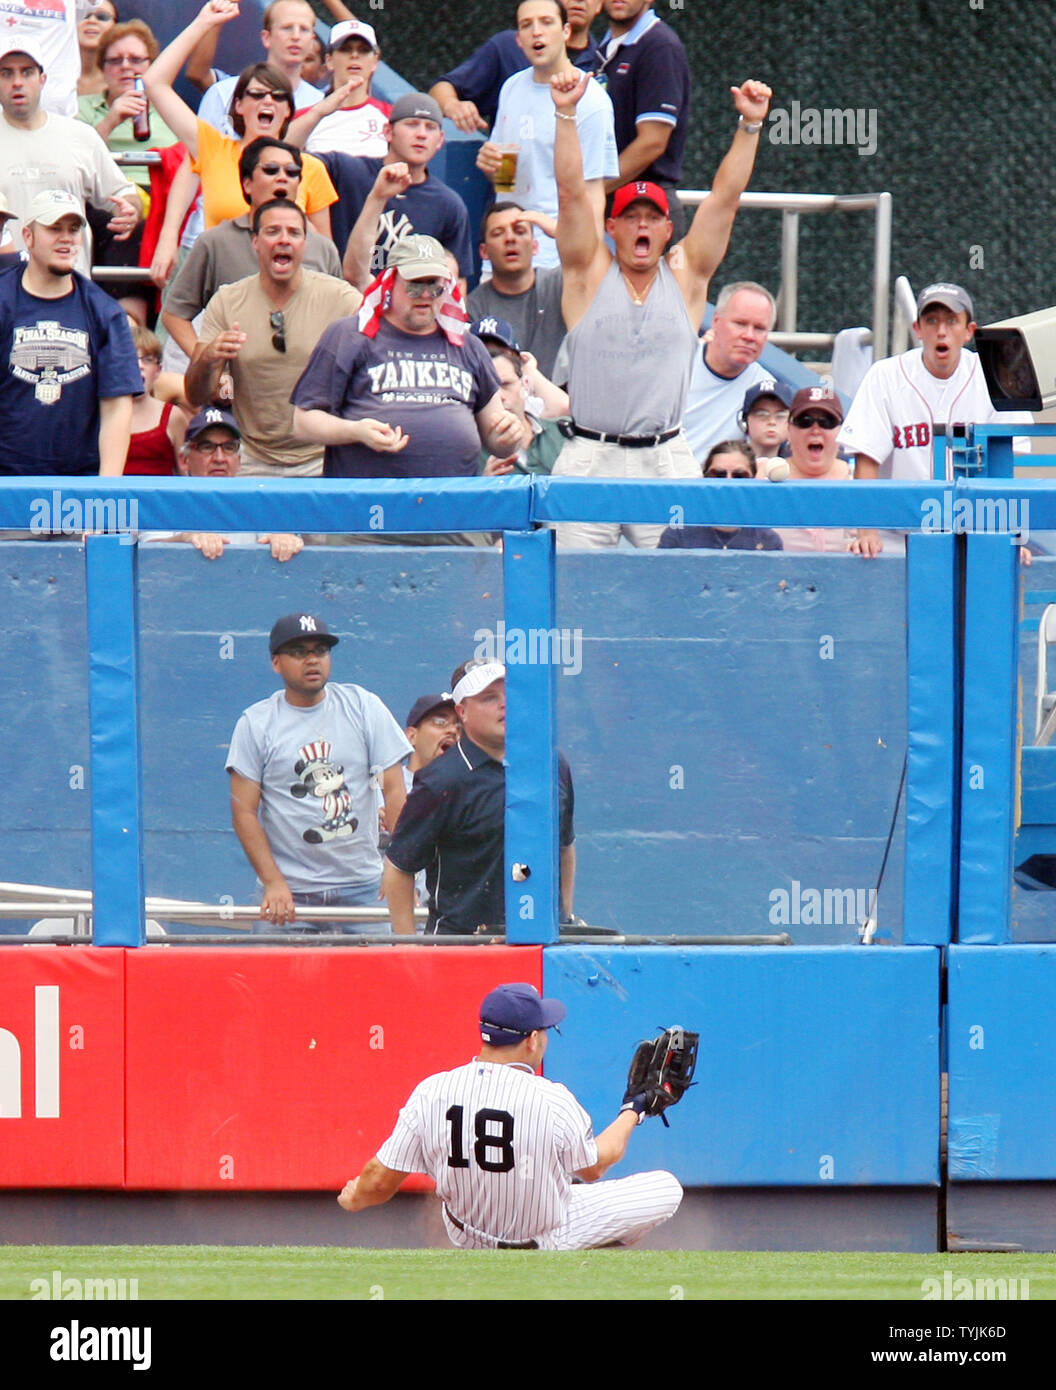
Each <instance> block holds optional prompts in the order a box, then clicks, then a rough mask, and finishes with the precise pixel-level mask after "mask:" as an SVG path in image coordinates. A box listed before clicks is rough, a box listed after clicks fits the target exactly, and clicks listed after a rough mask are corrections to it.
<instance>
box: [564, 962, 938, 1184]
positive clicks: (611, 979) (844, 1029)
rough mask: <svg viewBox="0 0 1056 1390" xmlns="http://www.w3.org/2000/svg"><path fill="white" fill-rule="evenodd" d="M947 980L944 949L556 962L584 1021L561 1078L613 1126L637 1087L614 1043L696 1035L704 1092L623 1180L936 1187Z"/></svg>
mask: <svg viewBox="0 0 1056 1390" xmlns="http://www.w3.org/2000/svg"><path fill="white" fill-rule="evenodd" d="M938 972H939V952H938V951H937V950H935V949H933V948H930V947H907V948H905V949H903V950H898V951H882V950H878V951H873V950H860V949H855V948H850V947H847V948H838V949H835V950H824V949H819V948H815V949H810V948H804V949H799V948H798V947H784V948H783V947H778V946H763V947H748V948H744V949H740V950H738V949H736V948H734V947H722V948H718V949H708V948H706V947H697V948H688V949H684V950H683V949H679V948H677V947H663V946H653V947H644V948H641V949H636V948H633V947H622V948H621V947H610V948H608V949H604V948H601V949H596V948H592V947H587V946H582V947H580V946H555V947H553V948H552V949H550V950H547V951H544V952H543V984H544V989H545V993H547V994H551V995H556V996H557V998H559V999H561V1000H562V1001H563V1002H564V1003H565V1004H567V1005H568V1017H567V1019H566V1020H565V1021H564V1022H563V1023H562V1024H561V1035H560V1037H556V1038H554V1040H553V1042H552V1043H551V1045H550V1047H549V1048H548V1051H547V1058H546V1074H547V1076H549V1077H550V1078H551V1079H552V1080H554V1081H562V1082H564V1084H565V1085H566V1086H568V1087H569V1088H570V1089H571V1090H572V1091H573V1093H574V1094H575V1095H576V1096H577V1097H578V1098H579V1100H580V1101H581V1102H582V1103H583V1105H584V1106H585V1107H586V1108H587V1110H588V1111H589V1112H590V1113H591V1114H592V1115H594V1116H599V1115H605V1114H607V1113H608V1112H609V1111H610V1110H611V1109H612V1097H613V1096H614V1095H619V1094H620V1091H621V1088H622V1087H623V1086H624V1084H625V1081H626V1058H625V1057H623V1056H622V1055H620V1054H617V1053H615V1052H614V1050H613V1048H612V1047H611V1046H610V1045H609V1042H608V1040H609V1039H612V1038H635V1037H651V1036H653V1034H654V1032H655V1030H656V1029H657V1027H658V1026H663V1025H670V1024H681V1025H682V1026H684V1027H693V1028H696V1029H699V1031H700V1052H699V1059H698V1063H697V1071H696V1089H695V1090H693V1091H691V1092H690V1098H689V1099H687V1101H686V1102H685V1103H683V1104H682V1105H680V1106H679V1108H678V1110H677V1111H673V1112H672V1116H671V1129H670V1130H669V1131H665V1130H663V1129H662V1128H661V1127H660V1126H659V1125H652V1126H649V1125H647V1126H644V1127H643V1128H642V1129H641V1131H640V1132H639V1133H638V1134H636V1135H635V1142H634V1144H633V1145H632V1146H631V1148H630V1149H629V1151H628V1154H627V1157H626V1159H625V1160H624V1162H623V1163H622V1164H621V1167H620V1171H621V1173H622V1172H647V1171H648V1170H649V1169H652V1168H659V1167H668V1166H672V1165H673V1166H674V1167H675V1170H676V1171H677V1173H678V1175H679V1178H680V1180H681V1181H682V1182H683V1183H685V1184H687V1185H689V1186H693V1187H717V1186H786V1185H787V1186H801V1187H802V1186H819V1187H826V1186H828V1187H846V1186H884V1185H889V1184H900V1185H911V1184H912V1185H930V1186H936V1185H937V1184H938V1182H939V1128H938V1110H939V1013H938V1006H937V1000H938V987H939V978H938ZM690 1020H692V1022H690Z"/></svg>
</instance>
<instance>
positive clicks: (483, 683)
mask: <svg viewBox="0 0 1056 1390" xmlns="http://www.w3.org/2000/svg"><path fill="white" fill-rule="evenodd" d="M505 679H506V667H505V666H504V665H503V664H502V662H501V661H477V662H472V663H468V664H467V666H466V670H465V674H464V675H463V676H462V678H461V679H460V680H459V681H457V682H456V684H455V686H454V689H453V690H452V691H451V698H452V700H454V702H455V704H456V705H460V704H461V703H462V701H463V700H469V699H472V697H473V696H474V695H480V694H482V693H483V692H484V691H485V690H487V688H488V686H489V685H494V684H495V682H496V681H504V680H505Z"/></svg>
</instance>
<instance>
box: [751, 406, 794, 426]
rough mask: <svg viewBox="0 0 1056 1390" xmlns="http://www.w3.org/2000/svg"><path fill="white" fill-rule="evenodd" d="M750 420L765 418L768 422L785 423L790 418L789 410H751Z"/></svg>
mask: <svg viewBox="0 0 1056 1390" xmlns="http://www.w3.org/2000/svg"><path fill="white" fill-rule="evenodd" d="M748 419H749V420H765V421H766V423H767V424H768V425H769V424H775V425H783V424H784V423H785V421H786V420H787V419H788V411H787V410H749V412H748Z"/></svg>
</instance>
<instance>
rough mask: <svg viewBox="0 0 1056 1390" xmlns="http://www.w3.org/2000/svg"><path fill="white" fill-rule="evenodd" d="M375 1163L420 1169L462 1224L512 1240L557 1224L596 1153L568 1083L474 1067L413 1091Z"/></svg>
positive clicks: (512, 1066)
mask: <svg viewBox="0 0 1056 1390" xmlns="http://www.w3.org/2000/svg"><path fill="white" fill-rule="evenodd" d="M378 1159H379V1161H380V1162H381V1163H383V1164H384V1165H385V1167H386V1168H391V1169H394V1170H395V1171H397V1172H403V1173H427V1174H428V1175H429V1176H430V1177H431V1178H433V1180H434V1181H435V1182H436V1187H437V1192H438V1193H439V1195H440V1196H441V1197H442V1198H443V1200H444V1202H445V1204H446V1206H447V1209H448V1211H449V1212H450V1214H451V1215H453V1216H454V1217H456V1218H457V1220H458V1221H460V1222H462V1223H464V1224H465V1225H466V1226H467V1227H472V1228H473V1230H474V1231H477V1232H483V1233H485V1234H486V1235H487V1236H490V1237H491V1238H492V1239H494V1240H502V1241H511V1242H518V1241H527V1240H531V1239H533V1238H535V1237H536V1236H539V1235H541V1234H542V1233H544V1232H547V1231H552V1230H554V1229H555V1228H556V1227H558V1226H559V1225H561V1223H562V1222H563V1221H564V1219H565V1217H566V1214H567V1211H568V1206H569V1197H570V1194H571V1191H572V1181H571V1178H572V1174H573V1173H575V1172H577V1171H578V1170H579V1169H581V1168H590V1167H592V1166H593V1165H594V1164H595V1163H596V1162H597V1161H598V1148H597V1144H596V1143H595V1141H594V1132H593V1127H592V1125H591V1120H590V1116H589V1115H588V1114H587V1112H586V1111H585V1110H584V1109H583V1107H582V1106H581V1105H580V1104H579V1102H578V1101H577V1100H576V1098H575V1096H573V1094H572V1092H571V1091H569V1090H568V1088H567V1087H565V1086H561V1085H559V1084H558V1083H557V1082H554V1081H547V1080H546V1079H545V1078H544V1077H542V1076H536V1075H535V1074H534V1073H533V1072H531V1071H529V1070H528V1069H527V1068H526V1067H525V1066H522V1065H520V1064H516V1063H501V1062H481V1061H473V1062H470V1063H468V1064H467V1065H466V1066H464V1067H457V1068H455V1070H454V1071H447V1072H439V1073H438V1074H437V1075H435V1076H430V1077H427V1078H426V1079H425V1080H424V1081H423V1082H421V1084H420V1085H418V1086H416V1087H415V1089H414V1091H413V1092H412V1093H411V1095H410V1097H409V1099H408V1101H407V1104H406V1105H405V1106H404V1107H403V1109H402V1110H401V1111H400V1116H399V1119H398V1120H397V1122H396V1128H395V1129H394V1130H393V1133H392V1135H391V1136H390V1137H389V1138H388V1139H387V1140H386V1141H385V1143H384V1144H383V1145H382V1146H381V1148H380V1149H379V1150H378Z"/></svg>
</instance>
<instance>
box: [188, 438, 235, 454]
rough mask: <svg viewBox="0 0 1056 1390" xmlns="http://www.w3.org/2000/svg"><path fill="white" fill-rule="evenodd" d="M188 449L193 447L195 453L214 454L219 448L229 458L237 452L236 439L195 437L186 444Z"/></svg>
mask: <svg viewBox="0 0 1056 1390" xmlns="http://www.w3.org/2000/svg"><path fill="white" fill-rule="evenodd" d="M187 447H188V449H193V450H194V452H195V453H196V454H215V453H216V451H217V450H218V449H219V450H220V452H221V453H222V454H226V455H227V457H228V458H230V457H231V456H232V455H233V454H237V453H238V440H237V439H195V440H194V441H192V442H191V443H189V444H188V445H187Z"/></svg>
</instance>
